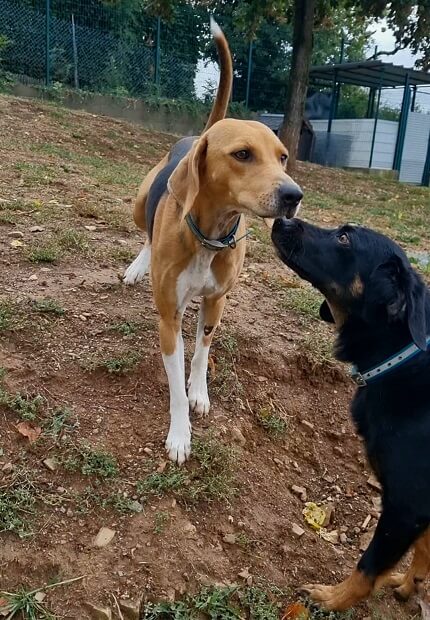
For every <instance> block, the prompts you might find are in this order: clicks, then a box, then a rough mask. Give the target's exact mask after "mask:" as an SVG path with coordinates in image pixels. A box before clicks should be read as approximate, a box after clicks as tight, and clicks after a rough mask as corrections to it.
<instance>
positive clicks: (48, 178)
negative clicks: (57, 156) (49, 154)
mask: <svg viewBox="0 0 430 620" xmlns="http://www.w3.org/2000/svg"><path fill="white" fill-rule="evenodd" d="M14 167H15V170H17V171H18V172H19V173H20V175H21V178H22V180H23V182H24V185H26V186H28V187H34V186H38V185H50V184H51V183H52V181H53V180H54V177H55V174H54V171H55V168H53V167H51V166H48V165H46V164H39V163H33V162H18V163H16V164H15V166H14Z"/></svg>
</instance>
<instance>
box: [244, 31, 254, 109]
mask: <svg viewBox="0 0 430 620" xmlns="http://www.w3.org/2000/svg"><path fill="white" fill-rule="evenodd" d="M252 48H253V42H252V41H250V42H249V51H248V75H247V78H246V95H245V107H246V108H249V90H250V88H251V75H252Z"/></svg>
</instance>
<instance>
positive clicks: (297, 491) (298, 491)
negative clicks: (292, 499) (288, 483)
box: [291, 484, 307, 502]
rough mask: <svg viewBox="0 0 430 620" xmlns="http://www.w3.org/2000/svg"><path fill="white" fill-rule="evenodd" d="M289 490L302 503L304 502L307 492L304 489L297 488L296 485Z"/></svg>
mask: <svg viewBox="0 0 430 620" xmlns="http://www.w3.org/2000/svg"><path fill="white" fill-rule="evenodd" d="M291 490H292V492H293V493H294V495H298V496H299V497H300V499H301V500H302V502H306V500H307V492H306V489H305V487H299V486H297V485H296V484H293V486H292V487H291Z"/></svg>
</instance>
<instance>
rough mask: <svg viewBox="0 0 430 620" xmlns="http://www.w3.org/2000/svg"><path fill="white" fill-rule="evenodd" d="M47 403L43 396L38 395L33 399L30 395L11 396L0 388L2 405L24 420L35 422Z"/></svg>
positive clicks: (18, 394) (0, 403) (0, 402)
mask: <svg viewBox="0 0 430 620" xmlns="http://www.w3.org/2000/svg"><path fill="white" fill-rule="evenodd" d="M44 403H45V399H44V398H43V396H41V395H40V394H38V395H37V396H35V397H31V396H29V395H28V394H20V393H17V394H10V393H9V392H6V390H3V389H2V388H0V405H3V406H5V407H8V409H10V410H11V411H13V412H14V413H16V414H17V415H18V416H19V417H20V418H21V419H22V420H27V421H30V422H32V421H34V420H35V419H36V418H37V416H38V415H39V414H40V411H41V408H42V406H43V405H44Z"/></svg>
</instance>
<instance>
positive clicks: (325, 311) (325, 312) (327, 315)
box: [320, 299, 335, 323]
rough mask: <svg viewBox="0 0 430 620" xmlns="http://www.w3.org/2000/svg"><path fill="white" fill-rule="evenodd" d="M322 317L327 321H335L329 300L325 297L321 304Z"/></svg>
mask: <svg viewBox="0 0 430 620" xmlns="http://www.w3.org/2000/svg"><path fill="white" fill-rule="evenodd" d="M320 318H321V319H322V320H323V321H325V322H326V323H334V322H335V321H334V317H333V314H332V312H331V310H330V306H329V305H328V303H327V300H326V299H324V301H323V302H322V304H321V306H320Z"/></svg>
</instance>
